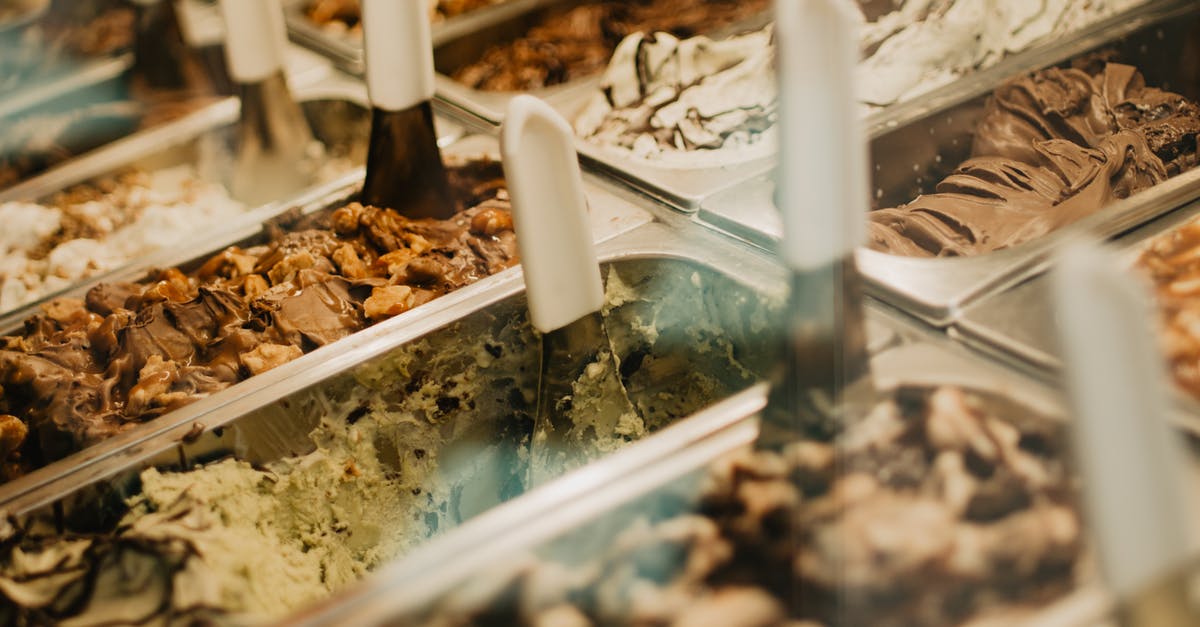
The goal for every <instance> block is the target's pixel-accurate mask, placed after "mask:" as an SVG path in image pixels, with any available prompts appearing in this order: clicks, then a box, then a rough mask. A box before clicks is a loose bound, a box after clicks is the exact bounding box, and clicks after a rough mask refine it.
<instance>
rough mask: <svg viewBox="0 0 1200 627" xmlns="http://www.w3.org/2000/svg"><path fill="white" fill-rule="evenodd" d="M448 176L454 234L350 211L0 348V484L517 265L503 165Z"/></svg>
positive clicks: (94, 297) (147, 285)
mask: <svg viewBox="0 0 1200 627" xmlns="http://www.w3.org/2000/svg"><path fill="white" fill-rule="evenodd" d="M451 172H452V174H451V176H452V184H453V189H454V190H456V191H455V194H456V202H457V203H458V204H459V206H460V207H461V208H462V209H463V211H462V212H460V213H459V214H457V215H456V216H455V217H454V218H453V219H452V220H449V221H445V222H439V221H433V220H409V219H406V218H404V217H403V216H400V215H399V214H397V213H396V212H394V211H392V210H390V209H381V208H377V207H364V206H362V205H360V204H357V203H353V204H350V205H347V206H344V207H342V208H340V209H338V210H336V211H334V212H332V213H323V214H320V215H318V216H315V217H306V218H301V219H298V220H297V221H296V223H295V224H291V225H287V226H289V227H290V228H288V229H286V230H285V229H281V228H271V229H268V232H269V239H268V240H267V241H266V242H264V243H263V244H260V245H256V246H252V247H249V248H245V249H242V248H238V247H232V248H229V249H227V250H225V251H223V252H221V253H220V254H218V255H216V256H214V257H212V258H211V259H209V260H208V261H207V262H205V263H203V264H201V265H200V266H199V267H198V268H196V269H194V270H191V271H189V272H184V271H182V270H180V269H175V268H172V269H168V270H163V271H161V272H159V273H157V275H156V276H154V277H152V278H151V279H148V280H146V281H145V282H142V283H136V284H104V285H100V286H97V287H96V288H94V289H92V290H91V291H90V292H89V293H88V294H87V298H86V299H84V300H70V299H61V300H58V301H52V302H50V303H47V304H46V305H45V306H44V307H43V310H44V313H43V314H42V315H39V316H35V317H33V318H31V319H29V320H27V321H26V324H25V329H24V331H23V332H22V333H20V334H18V335H13V336H9V337H4V338H0V415H4V414H8V415H11V416H13V417H15V418H5V419H4V420H6V422H5V423H4V425H5V431H4V432H3V434H0V435H3V436H4V438H3V439H4V440H5V441H6V442H8V444H7V445H6V446H4V448H3V449H2V451H0V452H3V455H2V456H0V462H3V464H4V468H3V472H4V476H5V477H8V478H11V477H14V476H17V475H20V474H22V473H23V472H26V471H28V470H29V469H31V468H36V467H38V466H40V465H43V464H45V463H47V462H50V461H53V460H55V459H58V458H60V457H62V456H64V455H67V454H70V453H72V452H74V451H77V450H79V449H80V448H82V447H86V446H88V445H89V444H92V443H95V442H97V441H100V440H102V439H104V438H106V437H109V436H111V435H113V434H116V433H119V432H121V431H123V430H126V429H128V428H130V427H132V426H134V425H136V424H137V423H138V422H141V421H145V420H149V419H151V418H154V417H156V416H159V415H161V414H164V413H166V412H169V411H171V410H172V409H176V408H178V407H181V406H183V405H186V404H188V403H190V402H192V401H194V400H196V399H198V398H201V397H203V396H206V395H208V394H212V393H213V392H216V391H218V390H221V389H224V388H226V387H228V386H230V385H233V384H234V383H237V382H238V381H241V380H243V379H246V378H247V377H250V376H252V375H255V374H258V373H260V372H263V371H265V370H268V369H270V368H273V367H275V366H278V365H280V364H282V363H285V362H287V361H290V360H292V359H295V358H296V357H299V356H300V355H302V354H303V353H305V352H308V351H311V350H314V349H316V348H318V347H321V346H324V345H326V344H329V343H331V342H334V341H336V340H338V339H341V338H343V337H345V336H347V335H350V334H351V333H353V332H355V331H357V330H359V329H362V328H364V327H366V326H367V325H369V324H372V323H373V322H377V321H379V320H383V319H386V318H389V317H391V316H395V315H397V314H400V313H403V312H404V311H407V310H409V309H412V308H414V307H417V306H419V305H421V304H423V303H426V302H428V301H430V300H433V299H434V298H436V297H438V296H439V295H441V294H444V293H446V292H448V291H451V290H454V289H457V288H459V287H462V286H464V285H466V284H468V283H471V282H474V281H476V280H478V279H481V278H483V277H486V276H488V275H489V274H492V273H495V272H498V271H500V270H503V269H505V268H508V267H510V266H513V265H515V264H516V263H517V258H516V248H515V246H516V242H515V236H514V234H513V230H512V220H511V216H510V214H509V206H508V201H507V194H506V192H505V190H504V186H503V180H502V178H501V169H500V165H499V164H498V163H494V162H490V161H476V162H471V163H468V164H466V165H463V166H459V167H456V168H453V169H452V170H451ZM26 431H27V432H28V433H27V435H26V434H25V432H26ZM18 436H21V437H18ZM22 440H23V442H22Z"/></svg>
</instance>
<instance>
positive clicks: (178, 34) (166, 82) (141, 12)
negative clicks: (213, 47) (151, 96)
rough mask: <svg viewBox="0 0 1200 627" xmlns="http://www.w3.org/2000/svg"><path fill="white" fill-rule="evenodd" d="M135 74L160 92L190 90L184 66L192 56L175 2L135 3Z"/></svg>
mask: <svg viewBox="0 0 1200 627" xmlns="http://www.w3.org/2000/svg"><path fill="white" fill-rule="evenodd" d="M133 5H134V6H135V7H136V8H137V22H136V26H135V27H134V40H133V71H134V73H135V74H137V75H138V76H139V77H141V79H142V80H144V81H146V84H147V85H148V86H150V87H153V88H158V89H182V88H184V87H186V86H187V73H186V71H185V69H184V64H185V63H186V62H187V58H188V57H189V56H191V54H192V52H191V51H190V50H189V49H188V46H187V43H186V42H185V41H184V39H183V32H182V30H181V28H180V24H179V19H178V15H177V14H176V11H175V2H174V0H133Z"/></svg>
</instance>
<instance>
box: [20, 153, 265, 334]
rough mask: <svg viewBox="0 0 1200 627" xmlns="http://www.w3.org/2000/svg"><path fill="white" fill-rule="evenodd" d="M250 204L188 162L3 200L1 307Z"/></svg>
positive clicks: (120, 261) (167, 241) (215, 221)
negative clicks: (34, 197)
mask: <svg viewBox="0 0 1200 627" xmlns="http://www.w3.org/2000/svg"><path fill="white" fill-rule="evenodd" d="M244 210H245V207H243V206H242V204H241V203H239V202H237V201H234V200H233V199H231V198H230V197H229V195H228V193H226V191H225V188H224V187H222V186H220V185H218V184H215V183H210V182H206V181H204V180H202V179H200V178H199V177H197V176H196V173H195V171H194V170H193V169H192V168H191V167H190V166H186V165H185V166H175V167H172V168H168V169H165V170H157V171H149V172H147V171H131V172H127V173H124V174H120V175H116V176H113V177H109V178H105V179H101V180H99V181H96V182H94V183H89V184H83V185H78V186H75V187H73V188H70V189H68V190H66V191H64V192H61V193H59V194H56V195H55V196H54V197H52V198H51V199H50V200H49V201H48V202H46V203H28V202H19V201H12V202H6V203H0V223H3V224H5V225H6V226H5V229H4V233H3V235H0V312H5V311H9V310H12V309H16V308H17V307H20V306H21V305H24V304H27V303H30V302H33V301H35V300H37V299H39V298H42V297H43V296H46V295H48V294H52V293H54V292H56V291H58V290H60V289H63V288H65V287H67V286H69V285H71V284H73V283H75V282H77V281H79V280H81V279H84V278H87V277H90V276H95V275H98V274H101V273H103V272H106V271H108V270H112V269H114V268H117V267H119V266H120V265H122V264H124V263H126V262H127V261H129V260H130V259H133V258H135V257H138V256H140V255H143V254H146V253H148V252H150V251H153V250H157V249H159V248H162V247H164V246H168V245H170V244H172V243H173V242H176V241H179V239H180V238H183V237H188V236H189V235H192V234H194V233H196V232H197V231H198V230H202V229H204V228H208V227H210V226H211V225H214V224H220V223H223V222H225V223H227V222H228V221H229V220H232V219H235V218H236V217H237V216H239V215H241V214H242V212H243V211H244Z"/></svg>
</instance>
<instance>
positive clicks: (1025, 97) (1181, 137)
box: [870, 63, 1200, 257]
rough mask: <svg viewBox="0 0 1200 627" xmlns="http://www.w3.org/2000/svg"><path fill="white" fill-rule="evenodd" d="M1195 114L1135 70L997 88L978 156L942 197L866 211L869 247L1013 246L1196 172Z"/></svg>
mask: <svg viewBox="0 0 1200 627" xmlns="http://www.w3.org/2000/svg"><path fill="white" fill-rule="evenodd" d="M1198 135H1200V106H1197V104H1196V103H1195V102H1192V101H1190V100H1188V99H1187V98H1185V97H1184V96H1181V95H1179V94H1175V93H1171V92H1168V91H1164V90H1161V89H1158V88H1155V87H1148V86H1147V85H1146V84H1145V81H1144V79H1143V78H1142V75H1141V73H1139V72H1138V71H1137V69H1135V68H1133V67H1132V66H1128V65H1122V64H1118V63H1103V64H1100V66H1099V68H1098V69H1097V70H1096V71H1095V73H1094V74H1089V73H1088V72H1085V71H1084V70H1081V69H1059V68H1051V69H1048V70H1043V71H1040V72H1036V73H1034V74H1032V75H1029V76H1026V77H1023V78H1019V79H1016V80H1013V81H1010V82H1008V83H1006V84H1005V85H1003V86H1001V87H1000V88H998V89H997V90H996V91H995V93H994V94H993V95H992V97H991V99H990V100H989V102H988V104H987V108H986V111H985V113H984V115H983V118H982V119H981V120H980V122H979V124H978V127H977V128H976V132H975V137H974V143H973V146H972V151H971V155H972V156H971V158H970V159H968V160H967V161H965V162H963V163H962V164H961V165H960V166H959V167H958V169H956V170H955V171H954V172H953V173H952V174H950V175H949V176H947V177H946V178H945V179H943V180H942V181H941V182H940V183H938V185H937V187H936V191H935V192H934V193H931V194H925V195H922V196H919V197H917V198H916V199H915V200H913V201H912V202H910V203H908V204H906V205H902V206H900V207H895V208H890V209H881V210H878V211H873V212H871V214H870V237H871V247H872V248H875V249H876V250H881V251H884V252H889V253H894V254H899V255H907V256H916V257H938V256H967V255H978V254H983V253H987V252H992V251H995V250H1001V249H1005V248H1011V247H1013V246H1017V245H1019V244H1022V243H1024V242H1028V241H1030V240H1033V239H1036V238H1038V237H1041V236H1043V235H1045V234H1047V233H1050V232H1051V231H1054V230H1056V229H1059V228H1061V227H1063V226H1066V225H1068V224H1071V223H1073V222H1075V221H1077V220H1079V219H1081V218H1084V217H1086V216H1088V215H1091V214H1093V213H1095V212H1097V211H1099V210H1101V209H1103V208H1104V207H1105V206H1106V205H1108V204H1110V203H1112V202H1114V201H1116V200H1118V199H1122V198H1126V197H1128V196H1130V195H1132V194H1134V193H1137V192H1139V191H1141V190H1145V189H1148V188H1150V187H1152V186H1154V185H1156V184H1158V183H1161V182H1162V181H1165V180H1166V179H1167V178H1169V177H1171V176H1175V175H1177V174H1179V173H1180V172H1183V171H1185V170H1188V169H1190V168H1193V167H1195V166H1196V164H1197V152H1196V138H1197V136H1198Z"/></svg>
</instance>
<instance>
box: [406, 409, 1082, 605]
mask: <svg viewBox="0 0 1200 627" xmlns="http://www.w3.org/2000/svg"><path fill="white" fill-rule="evenodd" d="M985 399H992V397H981V396H976V395H974V394H971V393H968V392H964V391H962V390H960V389H957V388H953V387H942V388H936V389H929V388H902V389H900V390H899V391H898V392H897V393H896V394H895V396H894V399H893V400H888V401H886V402H883V403H882V404H880V405H878V406H877V407H875V408H874V410H873V411H871V412H870V413H869V414H867V415H866V416H862V417H860V418H858V419H856V420H854V421H852V422H851V423H850V424H849V426H848V427H847V428H846V429H845V431H844V432H843V433H841V434H840V435H839V436H837V438H836V439H835V440H834V441H829V440H826V439H824V438H819V437H806V438H802V439H800V440H798V441H795V442H793V443H791V444H789V445H787V446H786V447H785V448H783V449H782V450H781V451H778V452H773V451H767V450H760V451H749V450H746V451H742V452H740V453H737V454H733V455H731V456H729V457H727V458H725V459H723V460H722V461H720V462H718V463H716V464H714V465H713V466H712V467H711V468H710V470H709V472H708V476H707V478H706V479H705V480H704V481H703V483H702V484H701V486H700V488H699V490H698V492H699V496H698V498H697V497H695V496H692V495H694V494H695V491H694V490H696V489H695V488H689V487H685V486H684V485H671V486H667V487H665V488H663V489H661V490H659V491H657V492H655V493H652V494H651V495H650V496H648V497H643V498H640V499H638V500H637V501H635V502H633V503H630V504H628V505H627V506H625V507H622V508H621V509H619V510H616V511H614V512H613V513H611V514H609V515H607V516H606V517H604V518H601V519H599V520H597V521H595V522H593V523H589V524H588V525H586V526H583V527H580V528H578V529H576V530H574V531H572V532H570V533H568V534H566V535H564V536H562V537H560V538H558V539H557V540H555V541H554V542H553V543H551V544H549V545H547V546H545V547H542V549H541V550H540V551H539V556H538V557H534V556H529V557H528V558H526V559H520V558H515V559H510V560H509V561H508V562H509V565H508V566H506V567H505V568H504V572H503V573H496V572H487V573H483V574H482V575H481V579H480V580H479V581H471V582H467V583H465V584H461V585H458V586H456V588H455V589H456V592H454V593H451V594H450V595H449V596H448V597H446V598H445V599H443V600H442V601H441V602H440V603H439V605H438V607H436V608H435V609H433V610H431V611H429V612H427V613H425V614H423V615H422V616H420V617H406V618H407V619H408V620H411V621H412V622H413V623H414V624H417V623H419V624H425V625H438V626H449V625H455V626H462V625H500V624H503V625H549V624H554V625H617V624H619V625H693V624H711V625H730V626H767V625H813V626H817V625H875V626H881V627H889V626H901V625H903V626H915V625H956V624H962V623H966V622H969V621H973V620H977V619H980V620H984V619H998V620H1000V621H1001V622H1003V621H1004V620H1005V619H1007V620H1009V621H1013V620H1017V619H1018V617H1019V616H1020V615H1021V613H1022V612H1026V613H1027V612H1029V611H1031V610H1034V609H1036V608H1037V607H1039V606H1042V605H1045V604H1046V603H1048V602H1051V601H1053V600H1055V599H1057V598H1060V597H1062V596H1063V595H1064V594H1066V593H1067V592H1069V591H1071V590H1072V589H1073V588H1074V586H1075V582H1076V578H1075V570H1076V567H1077V566H1078V563H1079V560H1080V558H1081V552H1082V546H1083V536H1082V533H1081V521H1080V518H1079V512H1078V511H1077V507H1076V505H1075V502H1074V496H1073V487H1072V479H1071V475H1070V474H1069V472H1068V470H1067V468H1066V466H1065V464H1064V460H1063V457H1064V455H1065V451H1064V447H1065V443H1066V442H1065V436H1066V434H1065V431H1064V430H1063V429H1062V428H1060V426H1059V425H1057V424H1054V423H1051V422H1050V421H1048V420H1047V419H1045V418H1043V417H1041V416H1036V415H1030V414H1028V413H1024V412H1027V410H1024V409H1021V408H1018V407H1016V406H1013V405H1011V404H1009V403H1006V402H1001V404H994V403H993V402H991V400H985ZM683 483H685V484H687V485H692V484H691V483H689V482H687V481H685V482H683ZM484 578H485V579H484Z"/></svg>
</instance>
